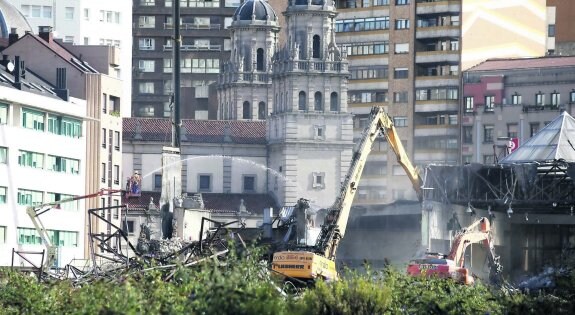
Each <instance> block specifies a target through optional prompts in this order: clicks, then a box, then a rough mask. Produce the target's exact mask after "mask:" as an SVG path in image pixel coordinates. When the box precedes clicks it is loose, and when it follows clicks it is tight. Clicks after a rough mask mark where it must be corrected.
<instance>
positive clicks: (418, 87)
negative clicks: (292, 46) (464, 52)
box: [336, 0, 461, 205]
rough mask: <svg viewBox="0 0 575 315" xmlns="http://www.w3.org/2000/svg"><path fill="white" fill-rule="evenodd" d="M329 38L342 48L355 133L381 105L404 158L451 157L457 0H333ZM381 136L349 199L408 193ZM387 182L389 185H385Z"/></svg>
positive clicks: (383, 199) (378, 199)
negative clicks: (333, 17)
mask: <svg viewBox="0 0 575 315" xmlns="http://www.w3.org/2000/svg"><path fill="white" fill-rule="evenodd" d="M336 5H337V8H338V12H339V14H338V16H337V21H336V31H337V41H338V44H339V45H342V46H343V47H344V48H345V50H346V51H347V56H348V59H349V64H350V66H349V71H350V73H351V76H350V80H349V85H348V103H349V110H350V111H351V112H352V113H353V114H354V131H355V137H359V136H360V134H361V132H362V131H363V128H364V127H365V125H366V124H367V123H368V119H369V112H370V109H371V108H372V106H384V107H385V108H386V110H387V112H388V113H389V114H390V115H391V116H392V117H393V119H394V123H395V126H396V127H397V131H398V133H399V136H400V138H401V140H402V141H403V143H404V146H405V148H406V150H407V152H408V154H409V157H410V158H411V160H412V162H413V163H415V164H418V165H424V164H427V163H456V161H457V156H458V153H457V150H458V146H457V143H458V142H457V141H458V140H457V138H458V128H457V123H458V122H457V115H458V98H459V95H458V91H459V87H458V86H459V82H458V75H459V67H460V46H459V45H460V39H461V26H460V18H461V1H421V0H418V1H414V0H411V1H410V0H391V1H390V0H372V1H336ZM395 161H396V157H395V156H394V155H393V152H392V151H391V150H389V148H388V146H387V143H386V142H384V141H383V140H381V141H380V142H378V143H376V144H375V145H374V148H373V152H372V154H371V156H370V158H369V160H368V163H367V164H366V168H365V172H364V173H365V175H364V177H363V178H362V185H361V186H360V188H359V194H358V197H357V198H356V201H355V204H356V205H369V204H381V203H387V202H390V201H393V200H397V199H412V198H414V197H415V193H414V192H413V191H412V189H411V186H410V182H409V181H408V180H407V177H405V176H404V174H405V173H404V171H403V169H402V168H401V166H399V165H398V164H397V163H396V162H395ZM392 183H393V184H392Z"/></svg>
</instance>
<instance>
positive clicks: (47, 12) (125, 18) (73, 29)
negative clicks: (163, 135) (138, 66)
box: [8, 0, 132, 117]
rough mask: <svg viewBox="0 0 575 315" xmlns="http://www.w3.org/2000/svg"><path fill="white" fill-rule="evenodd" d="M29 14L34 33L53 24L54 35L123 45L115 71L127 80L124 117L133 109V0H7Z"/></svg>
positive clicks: (89, 42) (74, 40)
mask: <svg viewBox="0 0 575 315" xmlns="http://www.w3.org/2000/svg"><path fill="white" fill-rule="evenodd" d="M8 1H9V2H10V3H12V4H13V5H14V6H16V7H17V8H18V9H20V12H22V14H23V15H24V16H25V17H26V19H27V20H28V23H30V25H31V26H32V29H33V30H34V33H36V34H37V33H38V27H40V26H51V27H53V30H54V37H55V38H60V39H62V40H63V41H64V42H69V43H74V44H77V45H111V46H116V47H119V48H120V65H119V66H118V67H117V68H116V75H117V76H118V77H119V78H120V79H122V81H124V82H128V84H125V87H124V90H123V94H122V99H123V100H124V104H125V106H122V112H121V114H122V117H129V116H130V112H131V103H132V102H131V95H132V91H131V84H130V82H131V80H132V1H127V0H122V1H114V0H98V1H95V0H8Z"/></svg>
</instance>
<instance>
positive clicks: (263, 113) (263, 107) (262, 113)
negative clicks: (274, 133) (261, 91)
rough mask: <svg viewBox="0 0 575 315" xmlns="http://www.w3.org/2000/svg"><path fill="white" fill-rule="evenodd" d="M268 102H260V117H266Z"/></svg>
mask: <svg viewBox="0 0 575 315" xmlns="http://www.w3.org/2000/svg"><path fill="white" fill-rule="evenodd" d="M266 115H267V113H266V103H264V102H260V103H259V104H258V119H266Z"/></svg>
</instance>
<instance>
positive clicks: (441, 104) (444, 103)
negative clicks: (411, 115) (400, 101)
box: [415, 100, 459, 113]
mask: <svg viewBox="0 0 575 315" xmlns="http://www.w3.org/2000/svg"><path fill="white" fill-rule="evenodd" d="M458 110H459V102H458V101H457V100H433V101H415V112H417V113H431V112H446V111H447V112H455V111H458Z"/></svg>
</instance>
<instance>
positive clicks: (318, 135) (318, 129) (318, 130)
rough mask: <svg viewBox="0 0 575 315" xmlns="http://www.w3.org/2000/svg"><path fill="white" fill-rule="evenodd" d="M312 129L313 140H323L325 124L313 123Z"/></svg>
mask: <svg viewBox="0 0 575 315" xmlns="http://www.w3.org/2000/svg"><path fill="white" fill-rule="evenodd" d="M313 130H314V131H313V133H314V139H315V140H325V126H323V125H321V126H320V125H315V126H313Z"/></svg>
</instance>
